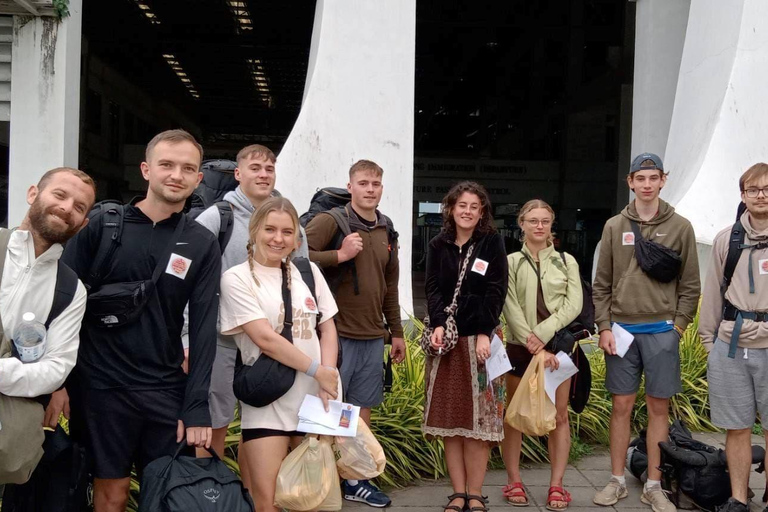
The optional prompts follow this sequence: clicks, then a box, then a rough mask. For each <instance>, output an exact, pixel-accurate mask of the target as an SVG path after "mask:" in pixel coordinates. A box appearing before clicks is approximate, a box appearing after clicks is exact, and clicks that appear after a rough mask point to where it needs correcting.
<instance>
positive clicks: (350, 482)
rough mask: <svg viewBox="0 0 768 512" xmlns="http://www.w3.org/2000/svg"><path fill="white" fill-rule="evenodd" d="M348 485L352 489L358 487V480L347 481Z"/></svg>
mask: <svg viewBox="0 0 768 512" xmlns="http://www.w3.org/2000/svg"><path fill="white" fill-rule="evenodd" d="M347 483H348V484H349V485H351V486H352V487H354V486H356V485H357V480H347Z"/></svg>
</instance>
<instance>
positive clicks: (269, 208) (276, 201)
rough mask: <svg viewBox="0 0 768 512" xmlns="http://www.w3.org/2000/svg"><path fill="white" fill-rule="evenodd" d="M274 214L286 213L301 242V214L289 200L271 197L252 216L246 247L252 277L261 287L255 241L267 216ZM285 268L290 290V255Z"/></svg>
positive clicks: (297, 239)
mask: <svg viewBox="0 0 768 512" xmlns="http://www.w3.org/2000/svg"><path fill="white" fill-rule="evenodd" d="M272 212H285V213H287V214H288V215H289V216H290V217H291V220H292V221H293V227H294V228H295V229H296V234H295V235H294V236H295V237H296V242H298V241H299V214H298V213H296V208H294V207H293V203H291V202H290V201H289V200H288V199H286V198H284V197H270V198H269V199H267V200H266V201H264V202H263V203H262V204H261V206H260V207H259V209H258V210H256V211H255V212H253V215H251V221H250V222H249V223H248V245H247V246H246V250H247V251H248V266H249V268H250V269H251V276H253V280H254V281H256V284H257V285H259V280H258V278H257V277H256V272H255V271H254V270H255V267H254V262H255V261H256V259H255V254H254V253H255V247H254V245H255V244H254V240H255V239H256V234H257V233H258V232H259V231H260V230H261V229H262V227H264V222H266V220H267V216H269V214H270V213H272ZM285 266H286V267H287V269H288V272H287V274H286V276H287V281H286V284H287V286H288V289H289V290H290V289H291V255H290V254H289V255H288V257H287V258H286V260H285Z"/></svg>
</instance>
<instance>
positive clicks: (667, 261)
mask: <svg viewBox="0 0 768 512" xmlns="http://www.w3.org/2000/svg"><path fill="white" fill-rule="evenodd" d="M629 223H630V224H631V225H632V232H633V233H634V234H635V259H636V260H637V264H638V265H640V268H641V269H642V270H643V272H645V273H646V274H648V275H649V276H650V277H652V278H653V279H655V280H657V281H659V282H661V283H669V282H672V281H674V280H675V279H677V276H678V275H679V274H680V267H682V265H683V259H682V258H681V257H680V255H679V254H677V252H676V251H674V250H673V249H670V248H669V247H667V246H666V245H661V244H660V243H658V242H654V241H653V240H648V239H646V238H643V235H642V234H641V233H640V226H639V225H638V224H637V222H635V221H633V220H630V221H629Z"/></svg>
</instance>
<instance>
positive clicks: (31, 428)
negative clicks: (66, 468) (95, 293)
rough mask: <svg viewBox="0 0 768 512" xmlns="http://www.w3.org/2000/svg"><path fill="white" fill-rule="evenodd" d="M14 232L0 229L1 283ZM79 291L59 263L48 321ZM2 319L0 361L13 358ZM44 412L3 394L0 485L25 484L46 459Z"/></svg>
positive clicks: (31, 402)
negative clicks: (38, 465) (44, 452)
mask: <svg viewBox="0 0 768 512" xmlns="http://www.w3.org/2000/svg"><path fill="white" fill-rule="evenodd" d="M11 233H12V230H9V229H1V230H0V282H2V272H3V268H4V267H5V256H6V254H7V252H8V241H9V240H10V237H11ZM76 290H77V275H76V274H75V272H74V271H73V270H72V269H70V268H69V267H68V266H66V265H65V264H64V263H62V262H61V261H59V265H58V272H57V274H56V289H55V292H54V296H53V304H52V305H51V312H50V314H49V315H48V319H47V320H46V322H45V327H46V329H48V327H49V326H50V324H51V322H52V321H53V320H54V319H55V318H56V317H57V316H59V314H61V312H62V311H64V310H65V309H66V308H67V307H68V306H69V304H70V303H71V302H72V299H73V298H74V295H75V291H76ZM3 331H4V329H3V322H2V318H0V358H4V357H12V352H13V349H12V343H11V340H10V339H9V338H8V336H6V335H5V333H4V332H3ZM44 414H45V410H44V409H43V406H42V405H41V404H40V402H38V401H37V400H35V399H32V398H21V397H14V396H7V395H4V394H2V393H0V485H2V484H23V483H25V482H26V481H27V480H29V478H30V477H31V476H32V472H33V471H34V470H35V467H37V464H38V462H40V459H41V458H42V456H43V441H45V433H44V432H43V416H44Z"/></svg>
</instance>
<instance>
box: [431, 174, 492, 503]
mask: <svg viewBox="0 0 768 512" xmlns="http://www.w3.org/2000/svg"><path fill="white" fill-rule="evenodd" d="M465 260H466V271H465V273H464V279H463V282H462V284H461V288H460V292H459V296H458V302H457V304H458V308H457V310H456V314H455V316H454V318H455V320H456V327H457V330H458V336H459V341H458V343H457V344H456V346H455V348H453V349H452V350H450V351H447V352H444V353H441V354H440V355H438V356H435V357H427V368H426V381H427V390H426V405H425V407H424V425H423V429H424V433H425V434H426V435H427V436H428V437H432V436H439V437H442V438H443V439H444V443H445V458H446V465H447V466H448V473H449V474H450V477H451V483H452V485H453V491H454V494H452V495H451V496H449V499H450V503H449V504H448V505H447V506H446V507H445V509H446V510H453V511H456V512H461V511H462V509H464V508H467V509H469V510H471V511H473V512H484V511H486V510H487V507H486V506H485V505H486V503H487V499H486V498H485V497H483V495H482V488H483V480H484V479H485V470H486V466H487V464H488V453H489V451H490V448H491V445H492V444H495V443H498V442H500V441H501V440H502V439H503V437H504V433H503V412H504V378H503V376H502V377H499V378H496V379H495V380H493V381H492V382H489V380H488V378H487V373H486V370H485V360H486V359H488V357H489V356H490V355H491V338H492V337H493V334H494V331H495V330H496V327H497V326H498V324H499V316H500V315H501V310H502V307H503V305H504V298H505V296H506V293H507V258H506V254H505V251H504V242H503V240H502V238H501V236H499V234H498V233H497V232H496V228H495V227H494V225H493V217H492V216H491V203H490V200H489V198H488V193H487V192H486V191H485V189H484V188H483V187H482V186H481V185H479V184H477V183H474V182H469V181H465V182H462V183H459V184H458V185H456V186H454V187H453V188H452V189H451V190H450V191H449V192H448V194H447V195H446V196H445V198H444V199H443V230H442V231H441V232H440V234H439V235H437V236H436V237H435V238H433V239H432V240H431V241H430V242H429V249H428V251H427V278H426V289H427V301H428V307H429V318H430V325H431V326H432V327H434V333H433V335H432V338H431V340H430V342H431V345H432V348H433V349H435V350H438V351H439V352H442V349H443V348H444V347H446V346H445V344H444V343H443V336H444V334H445V326H446V320H447V318H448V315H447V314H446V312H445V309H446V308H447V307H448V306H449V305H450V304H451V300H452V298H453V295H454V290H455V288H456V283H457V282H458V280H459V274H460V273H461V269H462V267H463V265H464V262H465Z"/></svg>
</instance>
